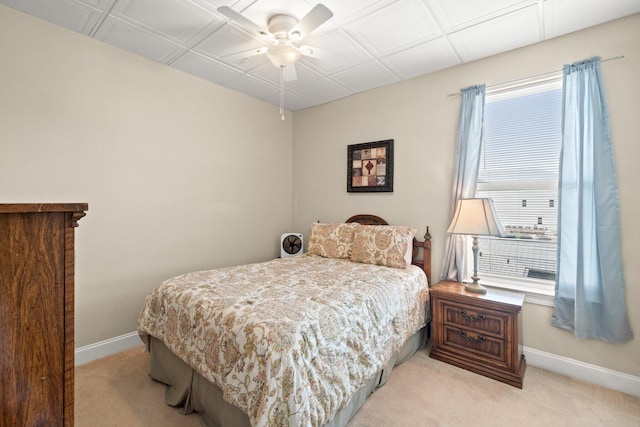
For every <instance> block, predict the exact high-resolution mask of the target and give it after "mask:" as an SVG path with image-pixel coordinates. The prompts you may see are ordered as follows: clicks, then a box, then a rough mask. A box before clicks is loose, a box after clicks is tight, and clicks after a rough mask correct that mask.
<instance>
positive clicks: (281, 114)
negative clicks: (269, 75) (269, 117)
mask: <svg viewBox="0 0 640 427" xmlns="http://www.w3.org/2000/svg"><path fill="white" fill-rule="evenodd" d="M284 68H285V67H284V65H283V66H281V67H280V120H284Z"/></svg>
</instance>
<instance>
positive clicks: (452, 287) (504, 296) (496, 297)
mask: <svg viewBox="0 0 640 427" xmlns="http://www.w3.org/2000/svg"><path fill="white" fill-rule="evenodd" d="M429 292H431V293H434V294H437V293H438V292H443V293H446V294H448V295H452V296H456V297H460V298H476V299H478V300H484V301H492V302H497V303H500V304H507V305H513V306H517V307H522V304H523V303H524V294H523V293H520V292H515V291H506V290H502V289H495V288H487V293H486V294H477V293H473V292H467V291H466V290H465V289H464V285H463V284H462V283H457V282H448V281H442V282H439V283H436V284H435V285H434V286H432V287H431V288H430V289H429Z"/></svg>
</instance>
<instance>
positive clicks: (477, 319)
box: [460, 310, 484, 322]
mask: <svg viewBox="0 0 640 427" xmlns="http://www.w3.org/2000/svg"><path fill="white" fill-rule="evenodd" d="M460 314H461V315H462V317H464V318H465V320H468V321H469V322H480V321H481V320H484V314H483V313H480V314H479V315H478V316H469V315H468V314H467V312H466V311H464V310H460Z"/></svg>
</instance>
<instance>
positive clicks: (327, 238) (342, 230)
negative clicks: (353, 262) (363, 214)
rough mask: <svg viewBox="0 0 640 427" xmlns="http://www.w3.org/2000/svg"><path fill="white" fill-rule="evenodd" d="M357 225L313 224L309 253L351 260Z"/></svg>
mask: <svg viewBox="0 0 640 427" xmlns="http://www.w3.org/2000/svg"><path fill="white" fill-rule="evenodd" d="M356 225H357V224H355V223H354V224H346V223H345V224H319V223H315V222H314V223H312V224H311V237H310V238H309V247H308V248H307V251H308V252H309V253H311V254H314V255H320V256H322V257H325V258H344V259H349V258H351V244H352V242H353V233H354V231H355V226H356Z"/></svg>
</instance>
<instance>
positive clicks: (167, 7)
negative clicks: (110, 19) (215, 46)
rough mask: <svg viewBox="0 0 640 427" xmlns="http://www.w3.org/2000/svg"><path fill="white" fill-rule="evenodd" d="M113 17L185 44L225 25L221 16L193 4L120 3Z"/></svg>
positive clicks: (181, 0) (185, 0)
mask: <svg viewBox="0 0 640 427" xmlns="http://www.w3.org/2000/svg"><path fill="white" fill-rule="evenodd" d="M110 13H111V14H112V15H113V16H115V17H117V18H120V19H122V20H123V21H128V22H130V23H132V24H134V25H138V26H140V27H143V28H145V29H147V30H149V31H152V32H156V33H158V34H160V35H161V36H162V37H164V38H167V39H170V40H173V41H176V42H179V43H183V44H187V43H189V42H190V41H192V40H194V39H197V38H198V35H199V34H200V33H202V32H203V31H205V30H207V31H209V32H210V31H212V30H213V29H215V28H216V27H218V26H220V25H222V24H223V23H224V20H222V19H221V18H219V17H218V16H217V15H214V14H213V13H211V12H209V11H208V10H207V9H205V8H203V7H202V6H199V5H197V4H195V3H193V2H191V1H189V0H118V1H117V2H116V4H115V6H114V7H113V9H112V10H111V12H110Z"/></svg>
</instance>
